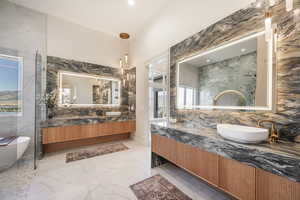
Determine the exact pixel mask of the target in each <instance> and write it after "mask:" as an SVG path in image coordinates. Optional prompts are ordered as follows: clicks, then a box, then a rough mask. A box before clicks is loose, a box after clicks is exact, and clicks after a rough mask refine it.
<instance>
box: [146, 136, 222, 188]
mask: <svg viewBox="0 0 300 200" xmlns="http://www.w3.org/2000/svg"><path fill="white" fill-rule="evenodd" d="M151 144H152V152H154V153H156V154H158V155H160V156H162V157H164V158H165V159H167V160H169V161H171V162H172V163H174V164H176V165H178V166H180V167H182V168H184V169H185V170H187V171H189V172H191V173H193V174H194V175H196V176H198V177H200V178H202V179H204V180H206V181H207V182H208V183H210V184H212V185H215V186H218V181H219V179H218V156H217V155H215V154H212V153H208V152H206V151H202V150H200V149H198V148H195V147H192V146H191V145H187V144H183V143H180V142H177V141H175V140H173V139H169V138H167V137H164V136H160V135H152V143H151Z"/></svg>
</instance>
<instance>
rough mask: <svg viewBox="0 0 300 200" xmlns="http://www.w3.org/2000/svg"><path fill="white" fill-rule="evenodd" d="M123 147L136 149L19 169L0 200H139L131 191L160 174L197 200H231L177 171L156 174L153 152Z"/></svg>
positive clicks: (0, 183)
mask: <svg viewBox="0 0 300 200" xmlns="http://www.w3.org/2000/svg"><path fill="white" fill-rule="evenodd" d="M123 143H124V144H125V145H126V146H128V147H129V148H130V149H129V150H126V151H122V152H117V153H113V154H107V155H102V156H98V157H94V158H89V159H85V160H80V161H75V162H71V163H65V155H66V153H67V152H70V151H65V152H59V153H53V154H48V155H47V156H45V157H44V159H43V160H41V161H39V167H38V169H37V170H35V171H33V170H32V169H31V163H27V164H26V163H25V165H24V163H23V164H22V166H21V164H18V165H16V166H15V167H13V168H11V169H10V170H7V171H5V172H3V173H1V174H0V199H1V200H136V197H135V195H134V194H133V192H132V191H131V190H130V188H129V186H130V185H132V184H134V183H137V182H139V181H141V180H143V179H145V178H148V177H151V176H152V175H155V174H161V175H162V176H163V177H165V178H167V179H168V180H169V181H170V182H171V183H173V184H174V185H176V186H177V187H178V188H179V189H180V190H181V191H183V192H184V193H185V194H187V195H188V196H190V197H191V198H192V199H194V200H226V199H230V197H228V196H227V195H225V194H223V193H221V192H219V191H216V190H214V189H213V188H211V187H209V186H208V185H206V184H205V183H203V182H201V181H200V180H199V179H197V178H195V177H193V176H192V175H190V174H188V173H187V172H185V171H183V170H181V169H179V168H177V167H176V166H174V165H171V164H166V165H163V166H161V167H158V168H155V169H152V170H151V169H150V148H148V147H145V146H142V145H139V144H137V143H135V142H134V141H130V140H128V141H123ZM73 151H74V150H73ZM24 166H26V167H24Z"/></svg>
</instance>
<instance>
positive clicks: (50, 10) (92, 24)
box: [10, 0, 172, 35]
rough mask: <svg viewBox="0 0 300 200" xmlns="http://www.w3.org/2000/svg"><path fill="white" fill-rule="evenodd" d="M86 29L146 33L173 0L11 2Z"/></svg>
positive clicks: (25, 0)
mask: <svg viewBox="0 0 300 200" xmlns="http://www.w3.org/2000/svg"><path fill="white" fill-rule="evenodd" d="M10 1H11V2H14V3H17V4H19V5H22V6H25V7H28V8H31V9H33V10H37V11H39V12H42V13H46V14H48V15H52V16H55V17H59V18H62V19H64V20H67V21H70V22H73V23H76V24H79V25H82V26H84V27H87V28H90V29H93V30H97V31H101V32H106V33H109V34H113V35H118V34H119V33H120V32H127V33H129V34H131V35H135V34H137V33H138V32H139V31H142V30H143V28H144V26H146V25H147V24H148V23H149V22H151V20H152V18H154V17H155V16H156V15H158V14H159V13H160V12H161V11H162V10H163V9H164V8H165V7H166V6H167V5H168V4H169V3H171V2H172V0H135V2H136V3H135V5H134V6H129V5H128V0H88V1H87V0H10Z"/></svg>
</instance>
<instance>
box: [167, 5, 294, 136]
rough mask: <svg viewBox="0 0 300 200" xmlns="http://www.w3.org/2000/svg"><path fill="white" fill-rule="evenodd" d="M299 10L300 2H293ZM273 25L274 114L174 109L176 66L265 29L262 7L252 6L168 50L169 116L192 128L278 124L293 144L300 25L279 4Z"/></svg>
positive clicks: (283, 134)
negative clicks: (275, 31) (263, 122)
mask: <svg viewBox="0 0 300 200" xmlns="http://www.w3.org/2000/svg"><path fill="white" fill-rule="evenodd" d="M294 5H295V9H296V8H300V1H299V0H297V1H295V3H294ZM271 11H272V13H273V19H272V21H273V23H274V24H277V27H278V43H277V55H276V58H277V66H276V71H277V76H276V77H277V82H276V85H275V88H276V90H277V91H276V93H277V94H276V95H277V96H276V100H277V105H276V111H275V112H255V111H250V112H249V111H248V112H246V111H244V112H238V111H236V112H233V111H231V110H178V109H176V99H177V98H176V75H177V71H176V70H177V69H176V64H177V63H178V61H180V60H182V59H184V58H187V57H190V56H192V55H195V54H198V53H200V52H204V51H206V50H207V49H211V48H214V47H217V46H219V45H221V44H223V43H226V42H229V41H232V40H236V39H239V38H240V37H241V36H243V35H248V34H251V33H255V32H258V31H261V30H263V29H264V19H265V18H264V12H265V10H264V8H263V7H262V8H257V7H256V5H255V4H252V5H250V6H249V7H247V8H245V9H241V10H239V11H237V12H235V13H233V14H232V15H230V16H228V17H226V18H224V19H222V20H220V21H218V22H216V23H215V24H213V25H211V26H209V27H208V28H206V29H204V30H202V31H200V32H199V33H197V34H195V35H193V36H191V37H189V38H187V39H185V40H184V41H182V42H180V43H178V44H176V45H174V46H173V47H171V50H170V63H171V64H170V112H171V113H170V114H171V117H172V118H177V120H178V121H182V122H185V123H191V124H192V125H194V126H198V127H199V128H201V127H209V128H215V127H216V124H217V123H219V122H221V121H222V122H224V123H231V124H242V125H250V126H256V124H257V122H258V121H259V120H261V119H271V120H274V121H276V122H277V123H278V127H279V129H280V134H281V137H282V138H283V139H286V140H290V141H294V140H295V138H297V137H298V138H299V136H300V101H299V99H300V83H299V78H300V54H299V52H300V46H299V43H300V32H299V30H300V29H295V27H297V26H299V25H300V22H299V21H298V22H296V21H295V20H294V15H293V12H286V10H285V2H284V1H279V2H277V4H276V5H275V6H274V7H272V8H271Z"/></svg>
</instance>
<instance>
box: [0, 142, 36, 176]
mask: <svg viewBox="0 0 300 200" xmlns="http://www.w3.org/2000/svg"><path fill="white" fill-rule="evenodd" d="M29 142H30V137H18V138H16V139H15V140H14V141H12V142H11V143H10V144H9V145H7V146H0V171H3V170H5V169H7V168H9V167H11V166H12V165H14V164H15V163H16V162H17V161H18V160H19V159H20V158H21V157H22V156H23V154H24V152H25V151H26V149H27V148H28V145H29Z"/></svg>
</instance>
